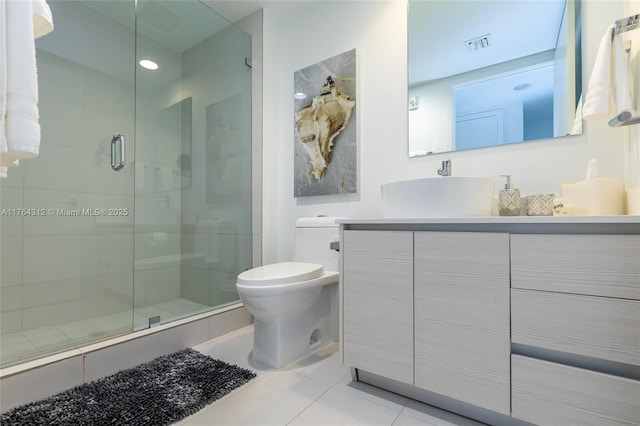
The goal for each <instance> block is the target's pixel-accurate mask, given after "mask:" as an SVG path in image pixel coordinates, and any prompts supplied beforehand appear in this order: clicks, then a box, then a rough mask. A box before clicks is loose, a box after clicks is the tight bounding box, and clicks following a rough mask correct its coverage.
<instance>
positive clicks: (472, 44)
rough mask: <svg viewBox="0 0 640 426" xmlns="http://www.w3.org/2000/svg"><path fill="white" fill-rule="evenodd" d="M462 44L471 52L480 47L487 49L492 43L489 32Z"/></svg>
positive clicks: (480, 48)
mask: <svg viewBox="0 0 640 426" xmlns="http://www.w3.org/2000/svg"><path fill="white" fill-rule="evenodd" d="M464 44H465V46H467V52H469V53H473V52H477V51H479V50H482V49H488V48H489V47H490V46H491V45H492V44H493V43H492V42H491V34H485V35H483V36H480V37H476V38H472V39H471V40H467V41H465V42H464Z"/></svg>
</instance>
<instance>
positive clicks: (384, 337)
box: [342, 231, 413, 383]
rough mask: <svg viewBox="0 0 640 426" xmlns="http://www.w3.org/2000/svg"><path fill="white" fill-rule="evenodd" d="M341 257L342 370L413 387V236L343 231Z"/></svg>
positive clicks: (392, 232)
mask: <svg viewBox="0 0 640 426" xmlns="http://www.w3.org/2000/svg"><path fill="white" fill-rule="evenodd" d="M342 251H343V274H342V285H343V292H344V293H343V308H344V313H343V332H344V341H343V351H344V362H345V364H347V365H348V366H350V367H355V368H360V369H362V370H365V371H368V372H371V373H376V374H380V375H383V376H385V377H389V378H391V379H395V380H398V381H401V382H404V383H413V233H412V232H394V231H345V232H344V235H343V241H342Z"/></svg>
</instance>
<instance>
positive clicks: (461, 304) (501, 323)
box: [414, 232, 511, 415]
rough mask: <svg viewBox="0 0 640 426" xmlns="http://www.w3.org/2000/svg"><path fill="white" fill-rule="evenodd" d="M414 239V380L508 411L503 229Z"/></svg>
mask: <svg viewBox="0 0 640 426" xmlns="http://www.w3.org/2000/svg"><path fill="white" fill-rule="evenodd" d="M414 239H415V248H414V257H415V263H414V265H415V266H414V268H415V277H414V286H415V386H417V387H419V388H422V389H426V390H429V391H432V392H435V393H438V394H440V395H445V396H448V397H451V398H455V399H457V400H459V401H463V402H467V403H470V404H473V405H475V406H479V407H482V408H485V409H489V410H492V411H495V412H498V413H502V414H506V415H508V414H509V413H510V371H509V362H510V360H509V357H510V354H511V347H510V336H509V235H508V234H504V233H478V232H416V233H415V234H414Z"/></svg>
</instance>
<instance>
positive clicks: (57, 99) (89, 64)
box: [0, 0, 135, 367]
mask: <svg viewBox="0 0 640 426" xmlns="http://www.w3.org/2000/svg"><path fill="white" fill-rule="evenodd" d="M49 5H50V7H51V9H52V14H53V19H54V26H55V29H54V31H53V32H51V33H50V34H48V35H45V36H43V37H41V38H39V39H38V40H36V60H37V65H38V82H39V111H40V125H41V144H40V153H39V156H38V157H36V158H33V159H28V160H24V161H21V162H20V164H19V166H18V167H12V168H10V169H9V170H8V177H7V178H6V179H0V210H2V211H3V212H4V214H2V215H1V216H0V229H1V235H2V237H1V238H2V241H1V242H2V244H1V248H0V261H1V268H0V299H1V301H2V304H1V318H0V326H1V342H0V361H1V365H2V366H3V367H4V366H7V365H12V364H16V363H18V362H23V361H26V360H30V359H34V358H39V357H42V356H44V355H48V354H51V353H55V352H60V351H62V350H66V349H70V348H74V347H78V346H82V345H83V344H87V343H89V342H94V341H97V340H102V339H106V338H108V337H111V336H115V335H119V334H123V333H129V332H131V329H132V317H133V242H134V239H133V226H134V207H135V205H134V168H133V166H132V162H133V161H134V160H135V158H134V154H135V135H134V130H135V125H134V123H135V121H134V113H135V108H134V105H135V104H134V94H135V90H134V88H135V85H134V77H135V68H134V59H135V50H134V46H135V31H134V30H133V28H135V21H134V20H135V9H134V2H133V1H86V2H78V1H62V0H58V1H50V2H49ZM101 7H105V8H107V7H108V8H109V9H110V11H111V15H117V17H118V19H114V18H113V17H112V16H109V15H105V14H104V13H102V12H101V11H100V8H101ZM116 134H118V135H119V136H116V137H114V135H116ZM112 148H113V150H112ZM114 169H118V171H115V170H114Z"/></svg>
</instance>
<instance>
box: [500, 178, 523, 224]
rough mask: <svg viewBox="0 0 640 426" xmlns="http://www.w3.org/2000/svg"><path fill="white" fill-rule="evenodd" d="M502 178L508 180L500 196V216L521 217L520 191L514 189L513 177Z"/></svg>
mask: <svg viewBox="0 0 640 426" xmlns="http://www.w3.org/2000/svg"><path fill="white" fill-rule="evenodd" d="M500 176H502V177H505V178H507V183H506V185H505V186H504V189H503V190H502V191H500V194H498V212H499V213H500V216H520V190H519V189H515V188H512V186H511V175H500Z"/></svg>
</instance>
